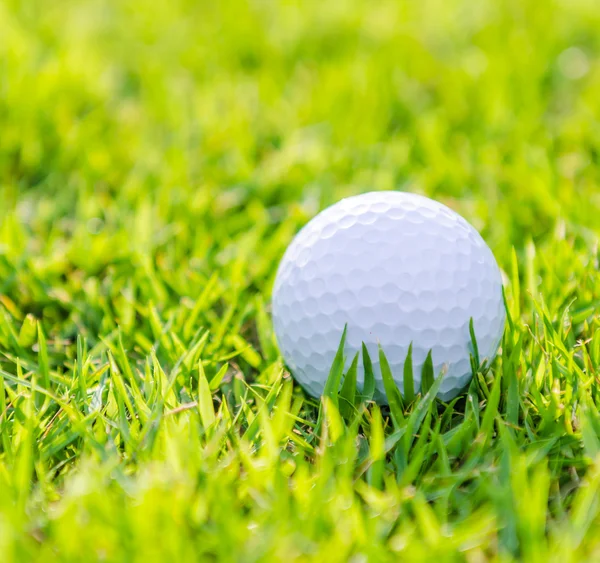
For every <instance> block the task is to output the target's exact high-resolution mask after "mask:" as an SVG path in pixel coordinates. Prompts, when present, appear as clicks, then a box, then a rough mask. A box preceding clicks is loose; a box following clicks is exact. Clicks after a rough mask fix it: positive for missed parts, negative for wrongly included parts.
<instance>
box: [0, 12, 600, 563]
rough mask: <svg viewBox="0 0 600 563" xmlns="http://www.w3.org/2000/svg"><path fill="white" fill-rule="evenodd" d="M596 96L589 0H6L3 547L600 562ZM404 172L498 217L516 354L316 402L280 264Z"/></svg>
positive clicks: (0, 131)
mask: <svg viewBox="0 0 600 563" xmlns="http://www.w3.org/2000/svg"><path fill="white" fill-rule="evenodd" d="M599 99H600V10H598V6H597V4H596V3H595V2H593V1H592V0H589V1H588V0H568V1H567V0H550V1H548V2H543V3H541V2H539V1H536V0H521V1H516V0H498V1H492V0H483V1H481V2H472V1H471V0H444V1H442V0H423V1H414V2H408V1H400V2H398V1H390V0H382V1H377V2H366V1H361V0H352V1H350V0H348V1H340V0H331V1H328V2H316V1H315V2H294V1H289V2H275V1H265V2H258V1H249V2H243V1H241V0H237V1H233V0H222V1H219V2H191V1H185V0H168V1H167V0H158V1H156V2H152V3H145V2H141V1H139V0H110V1H107V0H102V1H101V0H87V1H82V2H74V1H69V0H55V1H54V2H41V1H38V0H32V1H31V2H19V1H18V0H4V1H2V2H0V195H1V200H0V201H1V202H2V205H0V304H1V307H0V375H1V377H0V553H1V554H2V556H1V560H2V562H3V563H11V562H14V561H27V562H29V561H44V562H48V561H59V560H60V561H82V562H84V561H85V562H89V561H93V560H101V561H110V562H113V561H115V562H138V561H140V562H144V563H150V562H152V561H171V560H172V561H193V560H200V561H217V560H218V561H240V562H246V561H248V562H250V561H274V560H285V561H292V560H298V561H345V560H349V559H350V560H352V561H353V562H355V563H357V562H362V561H397V560H403V561H439V562H442V561H469V562H477V561H484V560H493V561H511V560H519V559H520V560H524V561H527V562H537V561H543V562H549V561H561V562H563V561H565V562H566V561H574V562H582V561H587V560H589V561H594V560H596V561H597V560H600V412H599V406H600V380H599V373H600V372H599V370H600V329H599V327H600V320H599V319H598V309H599V307H600V275H599V265H598V262H599V258H600V256H599V252H598V235H599V234H600V173H599V170H600V168H599V166H598V165H599V163H600V104H599V103H598V100H599ZM389 189H399V190H409V191H414V192H417V193H423V194H426V195H428V196H431V197H434V198H436V199H438V200H440V201H442V202H444V203H446V204H447V205H449V206H450V207H452V208H453V209H455V210H456V211H458V212H459V213H461V214H462V215H463V216H465V217H466V218H467V219H468V220H469V221H470V222H471V223H472V224H474V225H475V226H476V227H477V228H478V229H479V230H480V231H481V232H482V234H483V236H484V238H485V239H486V240H487V241H488V243H489V244H490V246H491V248H492V249H493V251H494V253H495V255H496V257H497V258H498V261H499V263H500V266H501V268H502V270H503V272H504V277H505V291H506V299H507V305H508V311H509V315H510V321H509V323H508V327H507V331H506V334H505V338H504V342H503V346H502V353H501V357H500V358H499V359H498V360H497V361H496V362H495V363H494V364H493V365H492V366H491V369H482V370H480V371H479V373H478V375H477V377H476V378H475V379H474V382H473V384H472V385H471V387H470V388H469V390H468V392H467V393H465V394H463V395H462V396H461V398H460V399H459V400H458V401H457V402H455V403H454V404H452V405H450V406H448V405H444V404H442V403H439V402H436V401H433V400H431V397H429V398H426V399H422V398H420V397H417V398H416V399H415V400H414V401H410V402H409V401H405V403H402V404H400V406H399V407H398V406H396V408H395V410H394V411H393V412H392V414H394V416H393V417H392V416H390V411H389V410H388V409H386V408H381V409H380V408H378V407H377V406H374V405H371V404H369V405H359V406H358V408H356V409H355V408H354V407H352V406H350V405H348V404H347V403H346V402H344V401H340V399H339V397H337V395H336V394H335V393H334V394H333V396H331V397H329V398H328V399H326V400H325V401H324V402H323V404H322V406H321V407H319V402H318V401H316V400H314V399H310V398H308V397H306V396H305V395H304V394H303V393H302V391H301V390H300V389H299V387H298V386H296V385H294V384H293V382H292V380H291V378H290V376H289V374H288V373H287V371H286V370H285V369H284V368H283V366H282V363H281V359H280V357H279V356H278V352H277V347H276V343H275V341H274V338H273V334H272V329H271V321H270V317H269V296H270V290H271V285H272V281H273V276H274V274H275V268H276V265H277V262H278V260H279V258H280V257H281V255H282V253H283V251H284V250H285V248H286V245H287V244H288V243H289V242H290V240H291V238H292V237H293V235H294V233H295V232H297V230H298V229H299V228H300V227H301V226H302V225H303V224H304V223H305V222H306V221H308V220H309V219H310V218H311V217H312V216H313V215H314V214H315V213H316V212H317V211H318V210H319V209H321V208H322V207H324V206H326V205H328V204H330V203H332V202H334V201H336V200H338V199H339V198H340V197H343V196H345V195H352V194H357V193H361V192H364V191H369V190H389ZM350 361H351V358H347V359H346V368H349V366H350ZM347 387H349V386H347ZM338 406H339V408H338Z"/></svg>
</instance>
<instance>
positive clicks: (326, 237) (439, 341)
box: [273, 192, 505, 402]
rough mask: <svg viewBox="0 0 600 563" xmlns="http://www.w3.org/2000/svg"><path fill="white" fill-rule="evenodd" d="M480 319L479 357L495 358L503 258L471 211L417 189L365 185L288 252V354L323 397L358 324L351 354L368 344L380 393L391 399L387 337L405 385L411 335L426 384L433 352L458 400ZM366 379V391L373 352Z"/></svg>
mask: <svg viewBox="0 0 600 563" xmlns="http://www.w3.org/2000/svg"><path fill="white" fill-rule="evenodd" d="M470 319H473V327H474V332H475V336H476V338H477V344H478V349H479V355H480V358H481V359H484V358H487V359H489V360H490V361H491V360H492V359H493V357H494V356H495V355H496V352H497V349H498V345H499V343H500V340H501V338H502V334H503V331H504V322H505V310H504V302H503V298H502V278H501V275H500V270H499V268H498V265H497V263H496V260H495V258H494V256H493V254H492V252H491V250H490V249H489V247H488V246H487V244H486V243H485V242H484V240H483V239H482V238H481V236H480V235H479V233H478V232H477V231H476V230H475V229H474V228H473V227H472V226H471V225H470V224H469V223H467V221H465V220H464V219H463V218H462V217H461V216H460V215H458V214H456V213H455V212H454V211H452V210H451V209H449V208H448V207H446V206H445V205H442V204H441V203H438V202H436V201H433V200H431V199H428V198H426V197H422V196H419V195H414V194H410V193H403V192H372V193H366V194H363V195H359V196H355V197H350V198H348V199H344V200H342V201H340V202H338V203H336V204H335V205H333V206H332V207H329V208H328V209H326V210H325V211H323V212H321V213H320V214H319V215H317V216H316V217H315V218H314V219H312V220H311V221H310V222H309V223H308V224H307V225H306V226H305V227H304V228H303V229H302V230H301V231H300V233H299V234H298V235H297V236H296V238H295V239H294V240H293V242H292V243H291V245H290V246H289V248H288V249H287V251H286V253H285V255H284V257H283V260H282V261H281V264H280V266H279V270H278V272H277V276H276V279H275V285H274V288H273V322H274V327H275V334H276V337H277V341H278V344H279V347H280V349H281V353H282V355H283V358H284V360H285V362H286V363H287V365H288V366H289V368H290V370H291V372H292V374H293V376H294V377H295V379H296V380H297V381H298V382H299V383H300V385H302V387H303V388H304V389H305V390H306V391H307V392H308V393H310V394H311V395H313V396H315V397H318V396H320V395H321V394H322V393H323V389H324V386H325V382H326V380H327V376H328V374H329V370H330V368H331V364H332V363H333V360H334V357H335V354H336V351H337V348H338V346H339V342H340V338H341V335H342V331H343V329H344V326H345V325H347V326H348V334H347V339H346V348H345V354H346V355H347V357H348V358H350V359H351V358H352V357H354V355H355V354H356V352H360V350H361V345H362V343H363V342H364V343H365V345H366V346H367V349H368V351H369V354H370V356H371V360H372V362H373V369H374V374H375V379H376V395H375V399H376V400H377V401H379V402H386V399H385V391H384V388H383V382H382V379H381V370H380V366H379V357H378V345H379V344H381V347H382V348H383V351H384V352H385V354H386V357H387V359H388V361H389V363H390V367H391V369H392V374H393V376H394V380H395V381H396V384H397V385H398V387H399V389H400V391H402V390H403V384H402V380H403V371H404V369H403V368H404V362H405V360H406V357H407V353H408V349H409V346H410V344H411V343H412V346H413V350H412V359H413V377H414V386H415V391H418V390H419V388H420V384H421V370H422V367H423V364H424V362H425V360H426V358H427V355H428V353H429V351H431V353H432V359H433V366H434V370H435V375H436V376H437V375H439V373H441V370H443V369H444V370H445V375H444V377H443V379H442V384H441V387H440V391H439V393H438V396H439V397H440V398H441V399H443V400H450V399H452V398H454V397H455V396H456V395H458V394H459V393H460V391H461V390H462V389H463V388H464V387H465V386H466V385H467V384H468V383H469V381H470V379H471V376H472V373H471V365H470V356H471V354H472V353H473V350H472V346H471V336H470V332H469V322H470ZM346 367H348V366H346ZM357 381H358V386H359V388H361V387H362V384H363V381H364V370H363V368H362V361H360V362H359V372H358V376H357Z"/></svg>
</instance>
